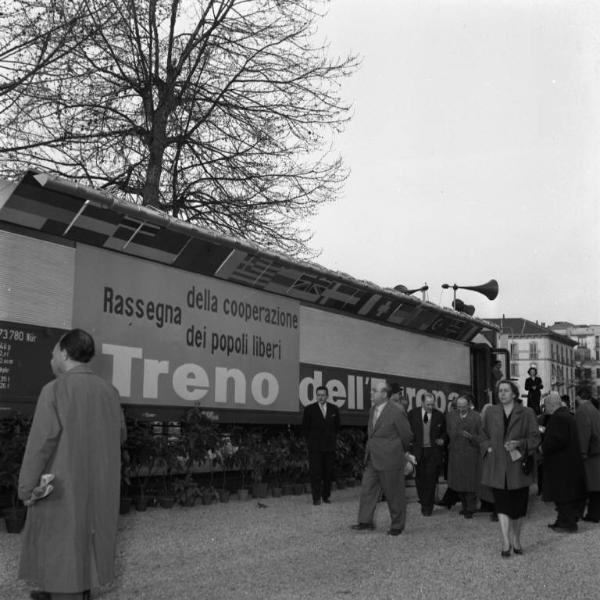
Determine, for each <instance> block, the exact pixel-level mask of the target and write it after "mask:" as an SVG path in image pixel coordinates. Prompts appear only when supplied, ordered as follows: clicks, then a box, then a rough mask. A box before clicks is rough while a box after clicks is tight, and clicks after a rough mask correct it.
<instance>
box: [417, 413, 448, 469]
mask: <svg viewBox="0 0 600 600" xmlns="http://www.w3.org/2000/svg"><path fill="white" fill-rule="evenodd" d="M408 422H409V423H410V428H411V429H412V432H413V436H414V438H413V443H412V446H411V453H412V454H413V455H414V456H415V458H416V459H417V464H418V463H419V461H420V460H421V459H422V457H423V417H422V409H421V407H420V406H419V407H417V408H413V409H412V410H411V411H410V412H409V413H408ZM430 439H431V448H432V450H433V455H434V457H435V458H436V459H437V461H438V462H439V464H440V465H441V464H442V462H443V458H444V446H438V445H437V444H436V443H435V440H436V439H442V440H444V444H445V443H446V442H447V436H446V418H445V417H444V413H443V412H441V411H439V410H437V409H436V408H434V409H433V411H432V412H431V428H430Z"/></svg>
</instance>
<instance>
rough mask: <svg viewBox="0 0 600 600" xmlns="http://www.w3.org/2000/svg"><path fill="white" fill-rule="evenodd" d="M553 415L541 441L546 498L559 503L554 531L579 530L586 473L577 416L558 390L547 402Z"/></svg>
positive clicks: (547, 408)
mask: <svg viewBox="0 0 600 600" xmlns="http://www.w3.org/2000/svg"><path fill="white" fill-rule="evenodd" d="M544 410H545V411H546V412H547V413H548V414H549V415H551V416H550V418H549V419H548V425H547V427H546V432H545V435H544V441H543V442H542V447H541V449H542V453H543V455H544V500H546V501H551V502H554V503H555V504H556V512H557V513H558V515H557V517H556V521H555V522H554V523H552V524H550V525H548V527H550V529H553V530H554V531H566V532H569V533H573V532H575V531H577V519H578V516H579V511H580V509H581V503H582V499H583V498H584V497H585V478H584V477H585V476H584V470H583V459H582V458H581V446H580V444H579V435H578V434H577V425H576V424H575V418H574V417H573V415H571V413H570V412H569V410H568V409H567V408H566V407H565V406H562V404H561V400H560V396H559V394H558V393H557V392H551V393H550V395H549V396H548V397H547V398H546V401H545V403H544Z"/></svg>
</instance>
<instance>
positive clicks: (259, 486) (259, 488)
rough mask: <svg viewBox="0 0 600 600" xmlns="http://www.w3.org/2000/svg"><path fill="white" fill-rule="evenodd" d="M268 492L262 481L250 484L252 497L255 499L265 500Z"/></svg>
mask: <svg viewBox="0 0 600 600" xmlns="http://www.w3.org/2000/svg"><path fill="white" fill-rule="evenodd" d="M268 491H269V490H268V487H267V484H266V483H265V482H264V481H263V482H260V483H254V484H252V495H253V496H254V497H255V498H266V497H267V493H268Z"/></svg>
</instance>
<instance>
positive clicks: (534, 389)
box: [525, 367, 544, 415]
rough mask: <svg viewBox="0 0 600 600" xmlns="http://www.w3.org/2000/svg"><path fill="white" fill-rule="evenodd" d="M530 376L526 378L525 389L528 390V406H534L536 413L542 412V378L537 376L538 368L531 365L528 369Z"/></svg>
mask: <svg viewBox="0 0 600 600" xmlns="http://www.w3.org/2000/svg"><path fill="white" fill-rule="evenodd" d="M527 373H528V374H529V377H528V378H527V379H526V380H525V390H526V391H527V406H528V407H529V408H533V411H534V412H535V414H536V415H539V414H540V397H541V395H542V392H541V390H542V388H543V387H544V385H543V384H542V380H541V379H540V378H539V377H538V376H537V369H536V368H535V367H529V371H527Z"/></svg>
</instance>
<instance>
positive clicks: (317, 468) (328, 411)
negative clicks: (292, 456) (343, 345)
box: [302, 386, 340, 506]
mask: <svg viewBox="0 0 600 600" xmlns="http://www.w3.org/2000/svg"><path fill="white" fill-rule="evenodd" d="M316 395H317V401H316V402H313V403H312V404H309V405H308V406H307V407H306V408H305V409H304V415H303V419H302V425H303V428H304V435H305V436H306V445H307V446H308V465H309V468H310V486H311V489H312V497H313V504H314V505H315V506H316V505H319V504H321V499H322V500H323V502H325V504H329V502H330V499H329V496H330V494H331V482H332V480H333V464H334V461H335V445H336V438H337V433H338V431H339V429H340V411H339V410H338V407H337V406H336V405H335V404H332V403H331V402H327V396H328V392H327V388H326V387H324V386H320V387H318V388H317V390H316Z"/></svg>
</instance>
